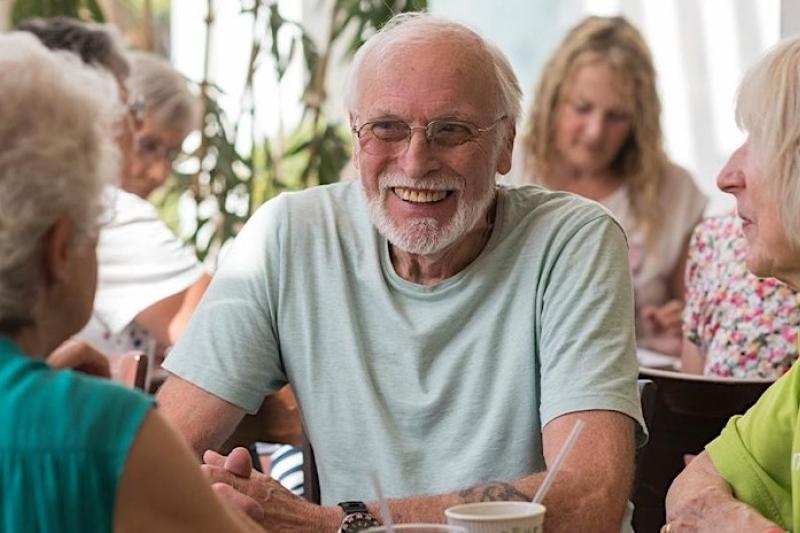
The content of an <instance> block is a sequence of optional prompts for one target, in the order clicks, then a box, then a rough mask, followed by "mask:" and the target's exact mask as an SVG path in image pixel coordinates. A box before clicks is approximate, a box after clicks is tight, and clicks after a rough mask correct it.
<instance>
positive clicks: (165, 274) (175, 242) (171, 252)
mask: <svg viewBox="0 0 800 533" xmlns="http://www.w3.org/2000/svg"><path fill="white" fill-rule="evenodd" d="M117 195H118V197H117V199H116V201H115V206H116V211H117V212H116V214H115V216H114V220H112V222H111V223H110V224H108V225H107V226H105V227H104V228H103V229H102V230H101V232H100V239H99V241H98V247H97V258H98V288H97V295H96V297H95V308H94V312H95V314H96V315H97V317H98V318H99V319H100V320H101V321H102V322H103V323H104V324H106V325H107V327H108V328H109V330H111V332H112V333H113V334H118V333H119V332H121V331H122V330H123V329H125V327H126V326H128V324H130V323H131V322H132V321H133V319H134V318H135V317H136V315H138V314H139V313H140V312H142V311H144V310H145V309H147V308H148V307H150V306H151V305H153V304H154V303H156V302H158V301H160V300H163V299H164V298H167V297H169V296H172V295H173V294H177V293H179V292H181V291H183V290H186V289H188V288H189V287H190V286H191V285H192V284H193V283H195V282H196V281H197V280H198V279H199V278H200V277H201V276H202V275H203V273H204V272H205V269H204V268H203V266H202V265H201V264H200V262H199V261H198V260H197V257H196V256H195V255H194V252H193V251H192V250H191V249H190V248H189V247H187V246H186V245H185V244H184V243H183V242H181V241H180V239H178V238H177V237H176V236H175V235H174V234H173V233H172V231H170V229H169V228H168V227H167V226H166V224H164V222H163V221H161V219H159V218H158V214H157V213H156V211H155V208H154V207H153V206H152V205H151V204H150V203H149V202H147V201H145V200H142V199H141V198H138V197H134V195H131V194H129V193H125V192H124V191H119V192H117Z"/></svg>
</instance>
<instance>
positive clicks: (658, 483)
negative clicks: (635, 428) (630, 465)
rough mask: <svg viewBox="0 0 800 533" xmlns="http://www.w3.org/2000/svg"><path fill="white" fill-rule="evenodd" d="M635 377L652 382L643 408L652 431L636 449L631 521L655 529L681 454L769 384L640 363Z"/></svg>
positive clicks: (698, 446)
mask: <svg viewBox="0 0 800 533" xmlns="http://www.w3.org/2000/svg"><path fill="white" fill-rule="evenodd" d="M639 377H640V378H643V379H647V380H650V381H652V382H653V383H654V384H655V388H654V389H653V392H654V394H653V398H652V399H649V400H647V401H648V402H651V403H650V405H649V406H648V407H647V408H645V405H644V400H645V399H644V398H643V404H642V405H643V410H645V409H646V411H647V412H645V422H646V423H647V426H648V430H649V433H650V439H649V441H648V443H647V444H646V445H645V446H644V447H643V448H642V449H641V450H639V452H638V454H637V468H636V476H635V480H634V493H633V504H634V506H635V510H634V515H633V527H634V530H635V531H637V532H644V533H646V532H651V531H652V532H657V531H659V530H660V528H661V526H662V525H663V524H664V522H665V518H666V515H665V509H664V500H665V498H666V496H667V490H668V489H669V486H670V485H671V484H672V481H673V480H674V479H675V477H676V476H677V475H678V474H679V473H680V472H681V470H683V468H684V466H685V458H684V456H685V455H687V454H693V455H696V454H698V453H700V452H702V451H703V448H704V447H705V445H706V444H707V443H708V442H710V441H711V440H713V439H714V438H715V437H716V436H717V435H719V433H720V431H722V428H723V427H724V426H725V424H726V423H727V422H728V419H729V418H730V417H731V416H733V415H736V414H742V413H744V412H745V411H747V409H748V408H749V407H750V406H751V405H753V404H754V403H755V402H756V400H758V398H759V397H760V396H761V394H762V393H763V392H764V391H765V390H766V389H767V388H768V387H769V386H770V385H771V384H772V381H769V380H760V379H721V378H710V377H705V376H697V375H692V374H682V373H679V372H672V371H666V370H655V369H649V368H641V369H640V373H639Z"/></svg>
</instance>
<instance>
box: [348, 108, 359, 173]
mask: <svg viewBox="0 0 800 533" xmlns="http://www.w3.org/2000/svg"><path fill="white" fill-rule="evenodd" d="M355 120H356V117H354V116H353V113H352V112H348V113H347V124H348V125H349V126H350V129H351V130H352V129H353V126H354V125H355ZM350 136H351V137H352V139H353V166H354V167H356V170H358V152H359V151H360V150H361V146H360V145H359V144H358V135H356V134H355V133H352V134H351V135H350Z"/></svg>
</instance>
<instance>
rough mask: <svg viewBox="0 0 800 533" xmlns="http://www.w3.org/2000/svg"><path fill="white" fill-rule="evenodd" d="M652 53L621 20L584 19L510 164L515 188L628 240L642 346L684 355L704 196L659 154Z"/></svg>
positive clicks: (559, 53)
mask: <svg viewBox="0 0 800 533" xmlns="http://www.w3.org/2000/svg"><path fill="white" fill-rule="evenodd" d="M660 114H661V103H660V101H659V97H658V93H657V91H656V72H655V69H654V67H653V62H652V59H651V57H650V51H649V49H648V47H647V44H646V43H645V41H644V39H643V38H642V36H641V34H640V33H639V31H638V30H637V29H636V28H635V27H634V26H633V25H632V24H630V23H629V22H628V21H627V20H625V19H624V18H622V17H596V16H592V17H588V18H586V19H584V20H583V21H581V22H580V23H579V24H578V25H576V26H575V27H574V28H572V30H570V32H569V33H568V34H567V36H566V37H565V38H564V40H563V42H562V43H561V44H560V45H559V47H558V48H557V49H556V51H555V52H554V53H553V55H552V56H551V58H550V60H549V61H548V62H547V64H546V65H545V67H544V69H543V71H542V75H541V78H540V80H539V83H538V85H537V86H536V91H535V95H534V101H533V105H532V106H531V108H530V110H529V112H528V117H527V129H526V132H525V135H524V138H523V141H522V146H521V148H522V149H521V150H517V151H516V153H515V156H518V157H517V158H516V159H517V160H516V161H515V162H514V165H513V172H514V174H515V177H514V180H513V181H515V182H518V183H530V182H533V183H539V184H541V185H544V186H546V187H548V188H550V189H555V190H563V191H569V192H573V193H576V194H579V195H581V196H584V197H586V198H590V199H592V200H596V201H598V202H600V203H601V204H603V205H604V206H605V207H607V208H608V209H609V210H611V211H612V212H613V213H614V215H616V217H617V219H618V220H619V221H620V222H621V223H622V225H623V226H624V228H625V231H626V233H627V234H628V246H629V260H630V267H631V273H632V275H633V283H634V293H635V302H636V325H637V340H638V342H639V344H640V345H643V346H645V347H648V348H652V349H655V350H658V351H661V352H666V353H671V354H673V355H678V354H679V353H680V348H681V310H682V300H683V273H684V264H685V257H686V251H687V245H688V241H689V237H690V236H691V233H692V229H693V228H694V226H695V224H697V222H698V221H699V220H700V217H701V216H702V214H703V211H704V209H705V205H706V198H705V196H704V195H703V194H702V193H701V192H700V190H699V189H698V187H697V185H696V184H695V183H694V181H693V180H692V178H691V176H690V175H689V174H688V173H687V172H686V171H685V170H684V169H682V168H680V167H678V166H677V165H675V164H673V163H671V162H670V161H669V160H668V158H667V155H666V154H665V153H664V149H663V147H662V135H661V126H660V124H659V118H660Z"/></svg>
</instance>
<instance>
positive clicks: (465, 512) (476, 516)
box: [444, 502, 545, 533]
mask: <svg viewBox="0 0 800 533" xmlns="http://www.w3.org/2000/svg"><path fill="white" fill-rule="evenodd" d="M544 513H545V507H544V505H541V504H539V503H533V502H480V503H465V504H462V505H455V506H453V507H450V508H449V509H446V510H445V512H444V515H445V516H446V517H447V523H448V524H451V525H454V526H461V527H463V528H464V529H466V531H467V533H542V531H543V530H544Z"/></svg>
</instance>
